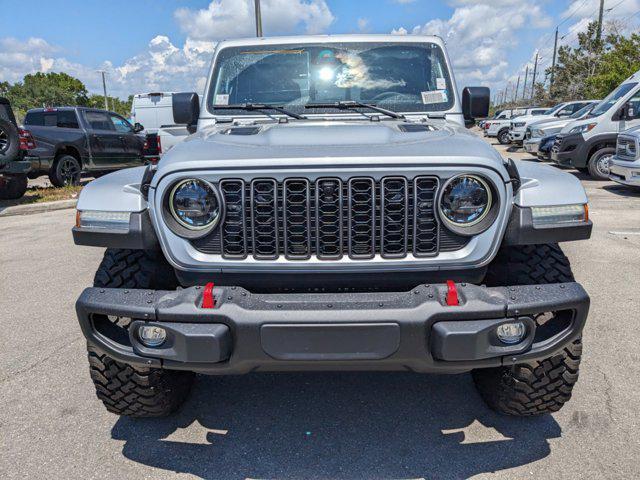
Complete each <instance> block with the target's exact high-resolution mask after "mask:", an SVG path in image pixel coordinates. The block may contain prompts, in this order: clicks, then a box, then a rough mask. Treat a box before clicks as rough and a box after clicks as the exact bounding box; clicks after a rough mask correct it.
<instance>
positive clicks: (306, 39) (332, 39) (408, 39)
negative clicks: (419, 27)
mask: <svg viewBox="0 0 640 480" xmlns="http://www.w3.org/2000/svg"><path fill="white" fill-rule="evenodd" d="M339 42H390V43H425V42H431V43H435V44H437V45H439V46H441V47H444V41H443V40H442V38H440V37H438V36H437V35H391V34H340V35H290V36H282V37H248V38H238V39H233V40H223V41H221V42H220V43H219V44H218V48H219V49H221V48H225V47H242V46H246V45H279V44H288V43H290V44H297V45H299V44H301V43H339Z"/></svg>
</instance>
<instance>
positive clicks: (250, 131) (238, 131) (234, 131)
mask: <svg viewBox="0 0 640 480" xmlns="http://www.w3.org/2000/svg"><path fill="white" fill-rule="evenodd" d="M260 130H261V128H260V127H233V128H227V129H226V130H224V131H222V132H221V133H222V134H223V135H241V136H247V135H257V134H258V133H260Z"/></svg>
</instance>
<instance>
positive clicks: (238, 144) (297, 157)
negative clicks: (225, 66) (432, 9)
mask: <svg viewBox="0 0 640 480" xmlns="http://www.w3.org/2000/svg"><path fill="white" fill-rule="evenodd" d="M445 159H446V160H448V161H449V162H451V161H452V160H454V161H455V160H458V161H460V162H466V163H468V162H470V161H474V162H484V163H487V164H490V165H491V166H492V167H493V168H499V166H501V165H502V159H501V157H500V154H499V153H498V152H497V151H496V150H494V149H493V148H492V147H491V146H490V145H489V144H487V143H486V142H484V141H483V140H481V139H480V138H478V137H477V136H475V135H474V134H472V133H470V132H468V131H467V130H466V129H465V128H464V127H460V126H459V125H458V124H457V123H450V122H446V121H444V120H434V121H429V122H411V121H399V120H398V121H396V120H393V121H391V120H383V121H379V122H372V121H369V120H363V121H344V120H341V121H338V120H335V121H327V120H321V121H314V120H308V121H291V122H288V123H261V124H259V123H252V124H242V125H235V124H230V123H226V124H217V125H211V126H209V127H205V128H203V129H202V130H201V131H199V132H198V133H196V134H195V135H192V136H190V137H188V138H187V139H186V140H185V141H183V142H181V143H179V144H178V145H176V146H175V147H173V148H172V149H171V150H170V151H169V152H167V154H165V155H164V156H163V157H162V159H161V161H160V163H159V164H158V173H161V174H166V173H169V172H171V171H177V170H185V169H202V168H216V167H230V168H238V167H240V168H250V167H252V166H260V167H265V166H266V167H277V166H298V165H300V166H302V165H305V166H310V165H322V166H326V165H327V164H329V165H330V164H336V165H337V166H344V165H346V164H359V165H369V164H375V163H386V164H389V163H390V162H394V163H395V162H398V163H401V162H402V161H403V160H406V161H407V162H415V161H417V160H419V161H421V162H423V161H425V160H426V161H428V160H433V161H434V162H435V161H437V160H445ZM160 176H162V175H160Z"/></svg>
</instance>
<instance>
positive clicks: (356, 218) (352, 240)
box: [349, 178, 376, 258]
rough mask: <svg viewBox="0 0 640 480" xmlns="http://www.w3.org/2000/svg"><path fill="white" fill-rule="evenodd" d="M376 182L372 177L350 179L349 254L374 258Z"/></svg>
mask: <svg viewBox="0 0 640 480" xmlns="http://www.w3.org/2000/svg"><path fill="white" fill-rule="evenodd" d="M375 212H376V184H375V182H374V181H373V179H372V178H352V179H350V180H349V256H350V257H351V258H373V256H374V255H375V248H376V215H375Z"/></svg>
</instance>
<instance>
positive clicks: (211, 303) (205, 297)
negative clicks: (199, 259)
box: [202, 282, 216, 308]
mask: <svg viewBox="0 0 640 480" xmlns="http://www.w3.org/2000/svg"><path fill="white" fill-rule="evenodd" d="M213 287H214V284H213V282H209V283H207V284H206V285H205V286H204V292H203V293H202V308H215V306H216V299H215V298H213Z"/></svg>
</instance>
